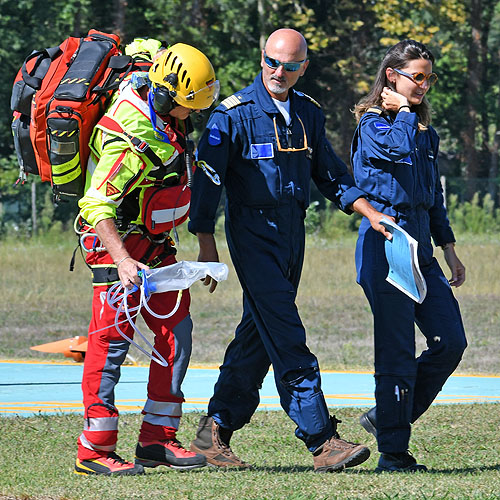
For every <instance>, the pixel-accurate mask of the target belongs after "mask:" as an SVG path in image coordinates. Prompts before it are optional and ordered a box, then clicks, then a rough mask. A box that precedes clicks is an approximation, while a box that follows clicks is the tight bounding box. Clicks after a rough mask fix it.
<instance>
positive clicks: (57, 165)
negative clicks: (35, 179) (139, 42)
mask: <svg viewBox="0 0 500 500" xmlns="http://www.w3.org/2000/svg"><path fill="white" fill-rule="evenodd" d="M119 45H120V38H119V37H118V36H117V35H114V34H108V33H102V32H100V31H96V30H90V31H89V33H88V35H87V36H86V37H84V38H76V37H69V38H67V39H66V40H64V42H62V43H61V45H59V46H57V47H52V48H48V49H43V50H41V51H34V52H32V53H31V54H30V55H29V56H28V57H27V58H26V60H25V61H24V63H23V65H22V67H21V69H20V70H19V72H18V74H17V77H16V79H15V81H14V87H13V90H12V98H11V109H12V111H13V112H14V119H13V121H12V132H13V136H14V147H15V150H16V153H17V158H18V161H19V166H20V175H19V179H20V180H22V181H24V180H25V178H26V174H36V175H39V176H40V178H41V180H42V181H50V182H51V184H52V188H53V192H54V200H55V201H56V202H57V201H59V200H60V199H61V197H76V198H80V197H81V196H82V195H83V189H84V185H85V169H86V166H87V160H88V157H89V154H90V149H89V145H88V143H89V140H90V136H91V134H92V130H93V128H94V126H95V125H96V123H97V122H98V121H99V119H100V118H101V116H102V115H103V114H104V111H105V108H106V106H107V104H108V103H109V100H110V99H111V96H112V94H113V91H114V90H115V89H116V88H118V85H119V84H120V82H121V81H122V80H123V79H124V78H125V76H126V75H127V74H128V73H129V72H130V71H132V70H138V69H140V70H144V71H147V70H148V69H149V66H150V63H147V62H144V63H142V64H144V67H142V66H141V63H140V62H139V63H138V62H137V61H134V60H133V59H132V57H130V56H126V55H122V53H121V52H120V49H119Z"/></svg>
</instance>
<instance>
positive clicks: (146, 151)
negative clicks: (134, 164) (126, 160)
mask: <svg viewBox="0 0 500 500" xmlns="http://www.w3.org/2000/svg"><path fill="white" fill-rule="evenodd" d="M98 125H101V126H102V127H104V128H105V129H107V130H110V131H111V132H115V133H116V134H120V135H122V136H123V137H125V138H126V139H128V140H129V141H130V142H131V143H132V145H133V146H134V148H135V150H136V151H137V152H138V153H139V154H143V155H144V156H146V158H147V159H148V160H149V161H150V162H151V163H152V164H153V165H154V166H155V167H161V166H163V162H162V161H161V158H160V157H159V156H158V155H157V154H156V153H155V152H154V151H153V150H152V149H151V147H150V146H149V144H148V143H147V142H146V141H142V140H141V139H139V138H138V137H136V136H135V135H132V134H129V133H128V132H127V131H125V130H124V129H123V127H122V126H121V125H120V124H119V123H118V122H117V121H115V120H113V118H111V117H110V116H107V115H104V116H103V117H102V118H101V119H100V120H99V123H98Z"/></svg>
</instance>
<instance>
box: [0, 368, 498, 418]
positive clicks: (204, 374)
mask: <svg viewBox="0 0 500 500" xmlns="http://www.w3.org/2000/svg"><path fill="white" fill-rule="evenodd" d="M82 371H83V365H82V364H76V363H72V364H63V363H61V364H56V363H17V362H2V361H0V415H10V416H13V415H19V416H30V415H35V414H38V413H40V412H41V413H44V414H50V413H61V412H80V413H83V406H82V402H81V399H82V393H81V389H80V381H81V377H82ZM218 373H219V371H218V369H210V368H190V369H189V370H188V373H187V375H186V379H185V381H184V384H183V391H184V395H185V398H186V403H185V404H184V406H183V409H184V411H192V410H200V411H204V410H206V407H207V404H208V400H209V398H210V396H211V395H212V390H213V386H214V384H215V381H216V380H217V376H218ZM147 375H148V368H147V367H141V366H123V367H122V375H121V379H120V383H119V384H118V385H117V388H116V406H117V407H118V409H119V410H120V411H122V412H127V411H129V412H139V411H140V410H141V409H142V406H143V404H144V402H145V398H146V382H147ZM322 387H323V392H324V393H325V397H326V400H327V403H328V406H330V407H347V406H372V405H373V404H374V403H375V399H374V396H373V391H374V380H373V374H371V373H351V372H329V371H322ZM493 402H500V376H488V377H486V376H485V377H483V376H462V375H454V376H452V377H450V379H449V380H448V382H447V383H446V384H445V386H444V387H443V390H442V391H441V393H440V394H439V395H438V397H437V399H436V403H437V404H443V403H493ZM279 408H280V405H279V398H278V393H277V391H276V388H275V386H274V378H273V376H272V374H269V375H268V376H267V377H266V379H265V381H264V384H263V386H262V390H261V404H260V406H259V409H261V410H276V409H279Z"/></svg>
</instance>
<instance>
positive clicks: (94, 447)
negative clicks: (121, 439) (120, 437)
mask: <svg viewBox="0 0 500 500" xmlns="http://www.w3.org/2000/svg"><path fill="white" fill-rule="evenodd" d="M80 443H81V445H82V446H84V447H85V448H87V449H89V450H99V451H115V450H116V443H115V444H110V445H108V446H98V445H96V444H93V443H91V442H90V441H89V440H88V439H87V438H86V437H85V435H84V434H80Z"/></svg>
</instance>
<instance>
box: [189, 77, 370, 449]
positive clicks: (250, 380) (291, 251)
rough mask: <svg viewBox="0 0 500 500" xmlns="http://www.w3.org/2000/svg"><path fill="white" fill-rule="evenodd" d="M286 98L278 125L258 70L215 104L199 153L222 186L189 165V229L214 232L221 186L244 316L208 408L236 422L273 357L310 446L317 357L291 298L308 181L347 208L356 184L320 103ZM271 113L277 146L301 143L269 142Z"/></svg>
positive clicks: (324, 422) (315, 428)
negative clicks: (288, 118) (329, 136)
mask: <svg viewBox="0 0 500 500" xmlns="http://www.w3.org/2000/svg"><path fill="white" fill-rule="evenodd" d="M289 98H290V115H291V117H292V120H291V124H290V125H289V126H288V127H287V126H286V124H285V120H284V118H283V116H282V115H281V113H280V112H279V111H278V109H277V108H276V106H275V104H274V103H273V101H272V99H271V97H270V95H269V93H268V92H267V90H266V88H265V87H264V85H263V83H262V75H261V74H260V73H259V75H258V76H257V77H256V78H255V81H254V82H253V84H252V85H250V86H249V87H247V88H246V89H244V90H242V91H240V92H238V93H236V94H234V95H233V96H231V97H229V98H227V99H226V100H225V101H223V103H222V104H221V105H220V106H219V107H218V108H217V109H215V111H214V112H213V113H212V115H211V117H210V120H209V122H208V124H207V128H206V130H205V132H204V134H203V136H202V138H201V140H200V143H199V146H198V158H199V160H203V161H205V162H206V163H207V164H208V165H209V166H210V167H212V168H213V169H214V170H215V171H216V172H217V174H218V175H219V176H220V179H221V185H220V186H217V185H215V184H214V183H213V182H212V181H211V180H210V179H209V177H208V176H206V175H205V174H204V172H203V171H202V169H201V168H197V169H196V172H195V175H194V183H193V191H192V199H191V212H190V219H191V220H190V222H189V229H190V231H191V232H193V233H197V232H201V233H213V232H214V224H215V218H216V210H217V205H218V203H219V199H220V196H221V191H222V187H223V186H225V188H226V206H225V215H226V218H225V229H226V239H227V242H228V247H229V250H230V253H231V258H232V261H233V264H234V267H235V269H236V272H237V274H238V278H239V281H240V283H241V286H242V288H243V316H242V319H241V322H240V324H239V325H238V327H237V328H236V332H235V337H234V339H233V340H232V342H231V343H230V344H229V346H228V348H227V350H226V354H225V357H224V363H223V365H222V366H221V368H220V374H219V379H218V381H217V383H216V385H215V390H214V395H213V397H212V398H211V400H210V403H209V408H208V414H209V415H210V416H212V417H213V418H214V420H215V421H216V422H218V423H219V425H221V426H222V427H225V428H227V429H230V430H237V429H240V428H241V427H243V426H244V425H245V424H246V423H248V422H249V421H250V418H251V416H252V415H253V413H254V412H255V410H256V408H257V406H258V404H259V389H260V387H261V385H262V382H263V379H264V377H265V375H266V374H267V372H268V370H269V367H270V365H271V364H272V365H273V371H274V377H275V381H276V386H277V389H278V392H279V395H280V402H281V406H282V407H283V409H284V410H285V411H286V413H287V414H288V415H289V417H290V418H291V419H292V420H293V421H294V422H295V423H296V424H297V429H296V432H295V433H296V435H297V437H299V438H300V439H302V440H303V441H304V442H305V444H306V446H307V447H308V448H309V449H310V450H311V451H314V450H315V449H316V448H317V447H318V446H320V445H322V444H323V443H324V442H325V441H326V440H328V439H329V438H330V437H331V436H332V434H333V432H332V427H331V423H330V420H329V415H328V409H327V406H326V402H325V399H324V395H323V392H322V391H321V379H320V372H319V367H318V361H317V359H316V357H315V356H314V355H313V354H312V353H311V352H310V351H309V349H308V347H307V345H306V334H305V330H304V327H303V325H302V322H301V319H300V317H299V314H298V311H297V307H296V305H295V298H296V295H297V287H298V285H299V280H300V274H301V271H302V263H303V259H304V240H305V238H304V217H305V210H306V208H307V206H308V204H309V189H310V180H311V178H312V179H313V180H314V182H315V183H316V185H317V186H318V188H319V190H320V191H321V193H322V194H323V195H324V196H326V197H327V198H329V199H330V200H332V201H334V202H335V203H336V204H337V206H339V208H341V209H342V210H344V211H345V212H347V213H350V211H349V209H348V208H347V207H349V206H350V205H351V204H352V203H353V202H354V201H355V200H356V199H357V198H359V197H360V196H361V192H360V191H359V190H358V189H357V188H356V187H354V185H353V180H352V178H351V176H350V175H349V174H348V173H347V170H346V167H345V164H344V163H343V162H342V161H341V160H340V159H339V158H338V157H337V156H336V154H335V153H334V151H333V149H332V147H331V145H330V143H329V142H328V141H327V139H326V137H325V129H324V124H325V117H324V115H323V112H322V111H321V110H320V109H319V105H318V104H317V103H315V102H314V101H312V100H311V98H309V97H307V96H306V95H304V94H302V93H300V92H297V91H294V90H291V91H290V93H289ZM273 120H274V122H275V123H276V131H277V134H278V135H279V142H280V145H281V148H283V149H286V148H292V147H293V148H296V149H302V150H301V151H290V152H283V151H278V146H277V140H276V132H275V126H274V122H273ZM306 141H307V145H308V149H304V148H305V145H306Z"/></svg>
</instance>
